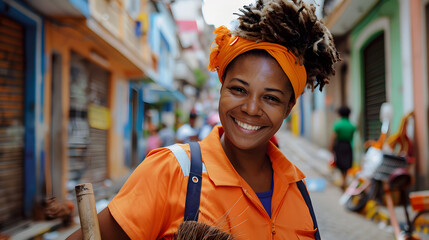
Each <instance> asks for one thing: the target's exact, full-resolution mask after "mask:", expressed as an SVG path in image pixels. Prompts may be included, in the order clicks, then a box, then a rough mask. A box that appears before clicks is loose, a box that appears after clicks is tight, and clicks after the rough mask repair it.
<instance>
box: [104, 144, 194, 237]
mask: <svg viewBox="0 0 429 240" xmlns="http://www.w3.org/2000/svg"><path fill="white" fill-rule="evenodd" d="M185 182H186V181H185V180H184V177H183V173H182V171H181V168H180V165H179V164H178V162H177V160H176V159H175V157H174V155H173V153H171V151H170V150H168V149H165V148H161V149H157V150H154V151H152V152H151V154H150V155H149V156H148V157H147V158H146V159H145V160H144V161H143V162H142V163H141V164H140V165H139V166H138V167H137V168H136V169H135V171H134V172H133V173H132V174H131V176H130V177H129V178H128V180H127V181H126V182H125V184H124V186H123V187H122V188H121V190H120V191H119V193H118V194H117V195H116V196H115V197H114V198H113V199H112V201H111V202H110V203H109V205H108V207H109V210H110V212H111V214H112V216H113V217H114V218H115V220H116V221H117V222H118V224H119V225H120V226H121V227H122V229H123V230H124V231H125V232H126V233H127V235H128V236H129V237H130V238H131V239H158V238H159V237H160V236H162V235H163V234H164V233H165V231H166V230H167V229H168V228H169V227H170V225H171V222H172V220H171V219H174V217H176V218H177V216H178V215H180V214H182V215H183V213H181V212H180V211H179V212H177V209H182V207H177V206H172V205H174V203H179V204H180V203H182V202H183V205H184V199H185V194H186V193H183V192H182V191H181V189H182V187H183V183H185ZM182 198H183V200H182ZM172 203H173V204H172ZM182 210H183V209H182ZM183 211H184V210H183ZM183 211H182V212H183Z"/></svg>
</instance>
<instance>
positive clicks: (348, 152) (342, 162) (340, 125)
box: [330, 106, 356, 191]
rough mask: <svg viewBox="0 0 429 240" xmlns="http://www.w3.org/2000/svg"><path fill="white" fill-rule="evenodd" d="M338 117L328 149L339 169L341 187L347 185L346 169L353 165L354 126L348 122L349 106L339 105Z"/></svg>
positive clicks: (343, 188)
mask: <svg viewBox="0 0 429 240" xmlns="http://www.w3.org/2000/svg"><path fill="white" fill-rule="evenodd" d="M337 112H338V115H339V116H340V119H338V120H337V121H336V122H335V123H334V125H333V134H332V138H331V143H330V151H331V152H332V154H333V156H334V161H335V166H336V167H337V168H338V169H339V170H340V171H341V176H342V182H341V189H342V190H343V191H344V190H345V189H346V187H347V171H348V170H349V169H350V168H351V167H352V165H353V149H352V140H353V135H354V132H355V131H356V127H355V126H354V125H353V124H352V123H351V122H350V120H349V115H350V108H348V107H347V106H341V107H340V108H339V109H338V111H337Z"/></svg>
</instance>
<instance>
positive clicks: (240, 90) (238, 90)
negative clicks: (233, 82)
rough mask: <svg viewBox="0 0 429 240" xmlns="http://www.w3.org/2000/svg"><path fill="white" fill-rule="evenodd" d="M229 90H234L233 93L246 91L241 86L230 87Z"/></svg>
mask: <svg viewBox="0 0 429 240" xmlns="http://www.w3.org/2000/svg"><path fill="white" fill-rule="evenodd" d="M230 90H231V92H234V93H246V90H244V88H241V87H231V88H230Z"/></svg>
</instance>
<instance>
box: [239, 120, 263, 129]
mask: <svg viewBox="0 0 429 240" xmlns="http://www.w3.org/2000/svg"><path fill="white" fill-rule="evenodd" d="M235 122H236V123H237V124H238V126H240V127H242V128H244V129H246V130H251V131H256V130H259V129H260V128H261V126H252V125H249V124H247V123H243V122H240V121H238V120H235Z"/></svg>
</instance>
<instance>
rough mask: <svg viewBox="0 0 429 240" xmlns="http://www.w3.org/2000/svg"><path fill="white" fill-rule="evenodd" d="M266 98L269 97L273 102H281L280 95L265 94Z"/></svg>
mask: <svg viewBox="0 0 429 240" xmlns="http://www.w3.org/2000/svg"><path fill="white" fill-rule="evenodd" d="M265 99H267V100H268V101H272V102H280V99H279V98H278V97H274V96H270V95H268V96H265Z"/></svg>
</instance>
